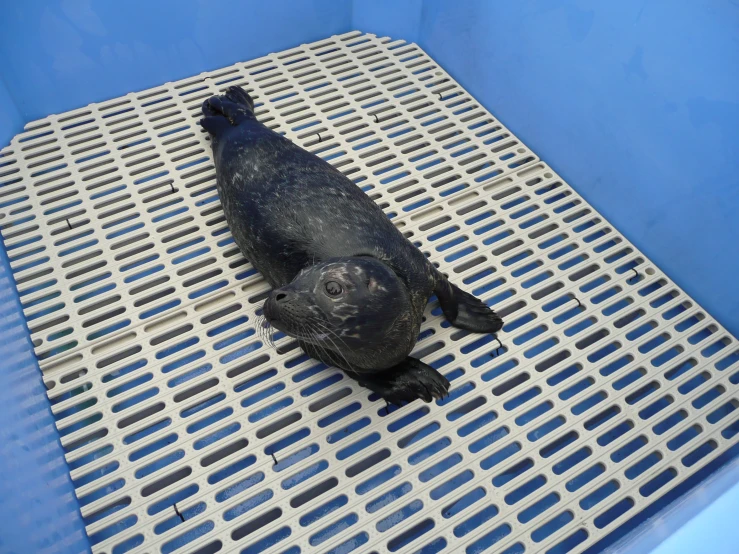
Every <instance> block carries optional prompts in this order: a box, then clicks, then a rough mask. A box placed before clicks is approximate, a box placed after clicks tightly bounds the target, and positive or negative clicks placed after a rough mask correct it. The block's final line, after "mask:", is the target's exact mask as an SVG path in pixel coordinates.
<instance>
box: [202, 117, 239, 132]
mask: <svg viewBox="0 0 739 554" xmlns="http://www.w3.org/2000/svg"><path fill="white" fill-rule="evenodd" d="M200 126H201V127H202V128H203V129H205V130H206V131H208V133H209V134H211V135H217V134H219V133H222V132H223V131H224V130H226V129H230V128H231V123H229V121H228V119H226V118H225V117H221V116H209V117H204V118H203V119H201V120H200Z"/></svg>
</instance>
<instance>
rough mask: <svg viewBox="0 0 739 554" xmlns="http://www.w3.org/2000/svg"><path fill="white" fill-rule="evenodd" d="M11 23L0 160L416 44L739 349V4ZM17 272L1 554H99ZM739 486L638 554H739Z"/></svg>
mask: <svg viewBox="0 0 739 554" xmlns="http://www.w3.org/2000/svg"><path fill="white" fill-rule="evenodd" d="M3 13H4V16H3V18H2V19H0V105H1V106H2V108H1V109H0V147H1V146H5V145H6V144H7V143H8V142H9V141H10V139H11V138H12V137H13V136H14V135H15V134H16V133H18V132H20V131H21V130H22V129H23V125H24V124H25V123H27V122H29V121H32V120H35V119H38V118H42V117H45V116H46V115H48V114H52V113H59V112H63V111H67V110H71V109H74V108H78V107H82V106H85V105H87V104H88V103H90V102H99V101H103V100H106V99H109V98H113V97H116V96H119V95H123V94H126V93H128V92H131V91H139V90H142V89H146V88H149V87H153V86H156V85H158V84H160V83H163V82H165V81H173V80H177V79H181V78H184V77H188V76H191V75H196V74H198V73H199V72H202V71H207V70H213V69H216V68H220V67H223V66H226V65H228V64H233V63H235V62H237V61H241V60H247V59H251V58H255V57H258V56H262V55H265V54H268V53H270V52H275V51H279V50H282V49H286V48H290V47H294V46H297V45H300V44H302V43H306V42H310V41H315V40H318V39H322V38H325V37H329V36H331V35H334V34H338V33H344V32H347V31H350V30H354V29H357V30H361V31H363V32H369V33H374V34H377V35H379V36H385V35H387V36H391V37H393V38H397V39H404V40H407V41H409V42H416V43H418V44H419V45H420V46H421V47H422V48H424V49H425V50H426V52H428V53H429V54H430V55H431V56H432V57H433V58H434V59H435V60H436V61H437V62H438V63H439V64H440V65H442V66H443V67H444V68H445V69H446V70H447V71H448V72H449V73H450V74H451V75H452V76H453V77H454V78H455V79H456V80H457V81H459V82H460V83H461V84H462V85H463V86H464V87H465V88H466V89H467V90H469V91H470V92H471V93H472V94H473V95H474V96H475V97H476V98H477V99H478V100H479V101H480V102H482V103H483V104H484V105H485V107H486V108H487V109H489V110H490V111H491V112H492V113H493V114H495V115H496V116H497V117H499V118H500V120H501V121H502V122H503V123H504V124H505V125H506V126H508V127H509V128H510V129H511V130H512V131H513V132H514V133H516V134H517V135H518V136H519V137H520V138H521V139H522V140H523V141H525V142H526V143H527V144H528V145H529V146H531V148H532V149H533V150H534V151H535V152H537V153H538V154H539V155H540V156H541V157H542V158H545V159H546V160H548V162H549V163H550V164H551V165H552V167H553V168H554V169H555V170H556V171H557V172H558V173H560V174H561V175H562V176H563V177H564V178H565V179H567V180H568V181H569V182H571V183H572V184H573V185H574V187H575V188H576V189H577V191H578V192H579V193H581V194H582V196H583V197H585V198H586V199H587V200H588V201H589V202H590V203H591V204H592V205H593V206H594V207H595V208H596V209H597V210H599V211H600V212H601V213H602V214H603V215H604V216H605V217H607V218H608V219H609V220H610V221H611V222H612V223H613V225H614V226H616V227H617V228H618V229H619V230H620V231H621V232H622V233H623V234H624V235H625V236H626V237H627V238H628V239H630V240H631V241H632V242H634V243H635V244H636V245H638V247H639V248H640V249H641V250H642V251H643V252H644V253H645V254H646V255H647V256H649V257H650V258H651V259H652V260H653V261H654V262H655V263H656V264H657V265H658V266H659V267H660V268H661V269H662V270H663V271H664V272H665V273H666V274H667V275H668V276H670V277H671V278H672V279H673V280H674V281H675V282H676V283H677V284H678V285H680V286H681V287H682V288H683V289H684V290H685V291H686V292H687V293H688V294H690V295H691V296H692V297H693V298H694V299H695V300H696V301H697V302H698V303H700V304H701V305H702V306H703V307H704V308H705V309H706V310H707V311H708V312H709V313H710V314H712V315H713V316H714V317H715V318H716V319H717V320H718V321H719V322H720V323H721V324H722V325H724V326H725V327H726V328H727V329H728V330H729V331H730V332H731V333H732V334H733V335H735V336H736V335H739V286H737V274H738V273H739V246H738V244H739V218H738V217H737V215H736V212H737V207H738V206H739V187H738V186H737V175H739V156H738V155H737V152H739V96H738V95H737V90H739V72H737V71H736V69H735V68H736V67H738V66H739V48H737V40H738V37H739V5H737V4H736V3H735V2H732V1H731V0H697V1H693V2H669V1H667V0H652V1H649V0H623V1H620V2H602V3H593V2H587V1H585V0H556V1H547V0H523V1H520V2H508V3H501V2H493V1H484V0H479V1H472V0H470V1H465V2H444V1H442V0H408V1H402V0H394V1H390V0H353V1H351V2H350V1H339V0H310V1H307V0H306V1H289V0H277V1H272V2H252V1H248V2H230V1H226V0H213V1H204V0H178V1H174V0H162V1H153V2H152V1H149V2H143V1H140V0H135V1H131V2H117V3H109V2H104V1H102V0H100V1H98V0H38V1H33V2H27V3H22V2H16V3H14V4H12V5H10V4H9V5H7V6H4V10H3ZM0 258H2V260H1V263H0V313H1V316H0V338H1V339H2V340H0V360H2V361H1V362H0V379H1V380H2V384H1V385H0V421H2V425H0V551H1V552H37V551H38V552H80V551H86V550H88V549H89V547H88V543H87V538H86V535H85V531H84V526H83V523H82V519H81V516H80V514H79V508H78V504H77V501H76V498H75V495H74V492H73V490H74V489H73V487H72V484H71V482H70V479H69V476H68V470H67V466H66V463H65V461H64V458H63V454H62V450H61V448H60V446H59V442H58V441H59V439H58V435H57V432H56V429H55V427H54V424H53V419H52V417H51V413H50V411H49V407H48V402H47V399H46V396H45V391H44V389H43V385H42V382H41V379H40V373H39V370H38V366H37V364H36V361H35V357H34V354H33V351H32V346H31V344H30V341H29V338H28V332H27V330H26V325H25V321H24V319H23V316H22V313H21V309H20V303H19V301H18V298H17V295H16V292H15V288H14V285H13V277H12V274H11V272H10V270H9V266H8V262H7V257H6V255H5V252H4V251H3V252H2V254H1V255H0ZM737 480H739V473H737V472H736V471H733V472H732V473H730V474H726V473H722V474H720V475H719V477H718V478H717V479H716V480H715V481H714V482H709V484H708V485H705V489H704V490H703V492H702V493H699V494H695V495H693V496H687V497H686V498H687V502H684V503H683V504H681V505H680V506H679V507H678V509H676V510H673V511H672V512H671V513H670V514H669V515H666V516H664V520H663V521H661V522H659V521H658V522H657V523H656V524H654V525H652V527H651V528H649V529H648V532H647V533H646V534H643V535H641V536H639V537H637V538H636V539H635V540H634V541H635V542H633V543H632V544H631V546H632V548H634V549H635V550H636V551H648V550H650V549H652V548H655V547H656V546H657V544H658V543H659V542H660V541H662V540H664V539H665V538H666V537H667V536H668V535H670V533H672V532H674V531H675V530H676V529H677V528H678V527H680V526H682V525H685V524H686V522H687V521H688V519H690V518H691V517H693V516H694V515H696V514H697V513H698V512H701V513H700V514H699V515H698V516H697V517H695V518H694V519H692V520H691V521H690V523H689V524H687V525H685V526H684V527H682V528H681V529H680V530H679V531H677V532H676V533H675V534H674V535H672V536H670V538H668V539H667V541H666V542H665V543H664V544H663V545H662V547H661V548H663V549H664V551H665V552H678V551H685V552H694V551H695V550H696V549H697V548H704V549H706V550H710V551H711V552H714V553H718V552H734V551H736V547H735V546H734V545H735V544H736V541H737V540H739V532H737V530H736V529H735V528H734V527H733V526H732V523H733V521H734V520H735V519H736V516H735V514H736V513H737V511H738V510H739V490H737V488H736V486H735V483H736V481H737ZM732 487H734V488H732ZM727 490H728V492H725V491H727ZM724 492H725V494H724V495H723V496H722V497H721V498H720V499H719V500H717V501H716V502H715V503H714V504H712V505H710V506H709V504H710V503H711V502H712V501H713V500H714V499H716V498H717V497H718V496H719V495H721V494H722V493H724ZM655 517H659V516H655ZM665 521H666V522H667V523H666V524H665V523H664V522H665ZM646 525H647V526H649V525H650V523H647V524H646ZM698 541H700V542H698ZM696 545H700V546H696Z"/></svg>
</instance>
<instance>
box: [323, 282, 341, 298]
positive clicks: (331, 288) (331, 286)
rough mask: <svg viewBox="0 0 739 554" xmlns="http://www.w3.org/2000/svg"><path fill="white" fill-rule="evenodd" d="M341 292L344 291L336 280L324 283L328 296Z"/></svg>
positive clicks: (337, 294)
mask: <svg viewBox="0 0 739 554" xmlns="http://www.w3.org/2000/svg"><path fill="white" fill-rule="evenodd" d="M342 292H344V289H343V288H342V287H341V285H340V284H339V283H337V282H336V281H329V282H328V283H326V293H327V294H328V295H329V296H339V295H340V294H341V293H342Z"/></svg>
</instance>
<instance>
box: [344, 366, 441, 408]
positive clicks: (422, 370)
mask: <svg viewBox="0 0 739 554" xmlns="http://www.w3.org/2000/svg"><path fill="white" fill-rule="evenodd" d="M346 374H347V375H348V376H349V377H351V378H352V379H355V380H356V381H357V382H358V383H359V384H360V385H362V386H363V387H366V388H368V389H370V390H371V391H372V392H375V393H377V394H379V395H380V396H381V397H382V398H384V399H385V400H387V401H388V402H390V403H391V404H395V405H396V406H402V405H403V404H404V403H406V402H413V401H414V400H416V399H417V398H420V399H421V400H423V401H424V402H431V401H432V400H438V399H440V398H443V397H444V396H445V395H446V394H447V392H448V391H449V381H448V380H447V378H446V377H444V376H443V375H442V374H441V373H439V372H438V371H436V370H435V369H434V368H433V367H431V366H430V365H428V364H425V363H423V362H422V361H420V360H417V359H416V358H411V357H408V358H406V359H405V360H403V361H402V362H400V363H399V364H397V365H395V366H393V367H391V368H390V369H385V370H382V371H378V372H376V373H356V372H353V371H346Z"/></svg>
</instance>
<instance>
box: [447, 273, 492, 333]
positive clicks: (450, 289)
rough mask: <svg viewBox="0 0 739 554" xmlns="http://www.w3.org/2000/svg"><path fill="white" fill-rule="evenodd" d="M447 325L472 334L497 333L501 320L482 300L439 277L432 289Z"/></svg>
mask: <svg viewBox="0 0 739 554" xmlns="http://www.w3.org/2000/svg"><path fill="white" fill-rule="evenodd" d="M434 292H435V293H436V297H437V298H438V299H439V303H440V304H441V311H442V312H444V317H446V318H447V320H448V321H449V323H451V324H452V325H454V326H455V327H458V328H459V329H466V330H467V331H472V332H474V333H497V332H498V331H500V329H501V327H503V320H502V319H501V318H500V317H499V316H498V314H496V313H495V312H494V311H493V310H491V309H490V307H489V306H488V305H487V304H485V303H484V302H483V301H482V300H480V299H479V298H477V297H476V296H473V295H472V294H470V293H468V292H465V291H463V290H462V289H460V288H459V287H458V286H457V285H454V284H452V283H450V282H449V281H448V280H447V279H445V278H444V277H441V278H440V279H439V280H438V281H437V283H436V288H435V289H434Z"/></svg>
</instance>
